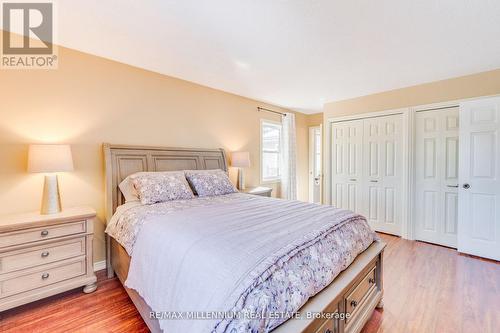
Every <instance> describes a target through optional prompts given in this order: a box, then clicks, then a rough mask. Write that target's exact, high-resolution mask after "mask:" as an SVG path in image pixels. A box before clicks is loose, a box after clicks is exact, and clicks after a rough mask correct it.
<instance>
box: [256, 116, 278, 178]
mask: <svg viewBox="0 0 500 333" xmlns="http://www.w3.org/2000/svg"><path fill="white" fill-rule="evenodd" d="M260 132H261V142H260V148H261V159H260V161H261V178H262V181H263V182H269V181H279V180H280V176H281V175H280V166H281V124H279V123H274V122H270V121H262V122H261V131H260Z"/></svg>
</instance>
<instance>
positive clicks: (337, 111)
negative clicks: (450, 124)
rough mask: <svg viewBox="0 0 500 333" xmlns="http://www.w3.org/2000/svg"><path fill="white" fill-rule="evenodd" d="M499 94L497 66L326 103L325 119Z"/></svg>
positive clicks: (499, 70) (499, 77)
mask: <svg viewBox="0 0 500 333" xmlns="http://www.w3.org/2000/svg"><path fill="white" fill-rule="evenodd" d="M496 94H500V69H497V70H494V71H489V72H483V73H479V74H474V75H468V76H462V77H458V78H454V79H449V80H443V81H436V82H432V83H427V84H422V85H418V86H413V87H408V88H403V89H397V90H391V91H386V92H382V93H378V94H373V95H368V96H362V97H358V98H353V99H348V100H343V101H338V102H332V103H326V104H325V106H324V109H323V110H324V117H325V120H326V119H328V118H330V117H338V116H346V115H353V114H358V113H365V112H373V111H380V110H391V109H398V108H402V107H408V106H418V105H425V104H431V103H438V102H446V101H452V100H458V99H464V98H471V97H478V96H487V95H496Z"/></svg>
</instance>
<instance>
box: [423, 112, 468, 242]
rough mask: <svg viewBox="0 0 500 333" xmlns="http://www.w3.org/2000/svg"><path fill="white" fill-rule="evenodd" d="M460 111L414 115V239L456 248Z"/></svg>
mask: <svg viewBox="0 0 500 333" xmlns="http://www.w3.org/2000/svg"><path fill="white" fill-rule="evenodd" d="M458 151H459V108H458V107H452V108H446V109H436V110H426V111H419V112H417V113H416V114H415V169H414V170H415V171H414V172H415V194H414V198H415V200H414V204H415V208H414V212H415V220H414V221H415V239H417V240H422V241H426V242H430V243H435V244H440V245H445V246H450V247H456V246H457V223H458V186H459V183H458Z"/></svg>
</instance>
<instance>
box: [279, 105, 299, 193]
mask: <svg viewBox="0 0 500 333" xmlns="http://www.w3.org/2000/svg"><path fill="white" fill-rule="evenodd" d="M282 133H283V134H282V135H283V145H282V153H281V197H282V198H283V199H288V200H296V199H297V151H296V150H297V145H296V138H295V133H296V132H295V115H294V114H293V113H286V116H283V132H282Z"/></svg>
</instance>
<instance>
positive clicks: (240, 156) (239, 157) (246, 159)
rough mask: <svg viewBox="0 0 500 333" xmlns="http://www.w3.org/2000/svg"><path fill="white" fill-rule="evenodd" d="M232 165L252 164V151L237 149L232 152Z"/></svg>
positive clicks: (245, 165)
mask: <svg viewBox="0 0 500 333" xmlns="http://www.w3.org/2000/svg"><path fill="white" fill-rule="evenodd" d="M231 166H233V167H236V168H248V167H249V166H250V153H249V152H247V151H236V152H234V153H232V154H231Z"/></svg>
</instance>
